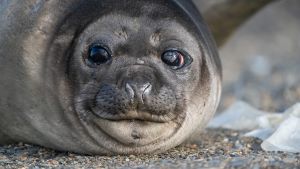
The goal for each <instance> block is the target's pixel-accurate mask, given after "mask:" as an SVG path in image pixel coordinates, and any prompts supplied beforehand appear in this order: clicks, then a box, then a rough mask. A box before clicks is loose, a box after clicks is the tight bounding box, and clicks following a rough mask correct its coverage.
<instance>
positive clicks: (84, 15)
mask: <svg viewBox="0 0 300 169" xmlns="http://www.w3.org/2000/svg"><path fill="white" fill-rule="evenodd" d="M176 3H178V2H177V1H174V2H171V1H166V0H158V1H155V2H153V1H147V0H142V1H134V0H124V1H123V0H122V1H120V0H118V1H117V0H116V2H113V1H111V0H110V1H109V0H102V1H93V0H91V1H84V0H53V1H46V0H28V1H17V0H12V1H9V2H7V3H4V4H3V6H2V7H1V9H3V10H1V11H0V22H1V23H3V24H1V25H0V44H1V46H0V63H1V64H2V65H1V67H0V73H1V76H0V95H1V97H0V115H1V119H0V136H1V137H0V143H11V142H19V141H22V142H26V143H33V144H38V145H42V146H46V147H50V148H54V149H58V150H64V151H72V152H78V153H86V154H129V153H151V152H156V153H158V152H162V151H165V150H167V149H169V148H172V147H174V146H177V145H179V144H180V143H182V142H183V141H184V140H186V139H187V138H188V137H189V136H190V135H192V133H193V132H195V131H196V130H198V129H202V128H203V127H204V126H205V125H206V123H207V122H208V120H209V119H210V118H211V117H212V115H213V114H214V112H215V110H216V107H217V105H218V102H219V97H220V85H221V74H220V70H221V68H220V63H219V58H218V56H217V53H216V51H215V46H214V45H213V44H214V43H213V42H212V40H211V39H210V36H209V32H207V30H206V27H203V28H201V33H200V34H199V30H197V27H198V29H199V25H198V26H193V23H192V20H190V19H187V17H188V15H186V14H185V13H184V12H180V9H179V7H178V6H177V5H176ZM184 3H186V2H184ZM129 9H130V10H129ZM202 24H203V23H202ZM203 35H205V37H203ZM207 35H208V36H207ZM94 42H97V43H101V44H105V45H106V46H108V47H109V48H110V50H111V51H112V55H113V60H112V62H111V63H110V64H105V65H100V66H98V67H96V68H91V67H88V66H87V64H86V63H85V62H84V58H85V55H86V53H87V50H88V47H89V45H90V44H91V43H94ZM167 48H180V49H183V50H185V51H187V52H188V53H189V55H191V57H192V58H193V63H192V64H191V65H189V66H187V67H186V68H183V69H180V70H177V71H174V70H171V69H170V68H169V67H168V66H166V65H165V64H164V63H163V62H162V61H161V60H160V56H161V54H162V52H164V50H165V49H167ZM124 81H127V82H128V81H130V82H134V83H139V84H140V83H144V82H145V83H147V82H149V83H150V84H151V88H149V89H147V93H146V94H145V93H143V96H141V95H139V94H138V92H136V91H135V92H136V93H133V94H132V92H131V94H130V92H128V90H135V89H133V88H134V87H132V86H131V87H128V86H126V85H125V84H124ZM145 91H146V89H145ZM133 95H137V96H135V97H133Z"/></svg>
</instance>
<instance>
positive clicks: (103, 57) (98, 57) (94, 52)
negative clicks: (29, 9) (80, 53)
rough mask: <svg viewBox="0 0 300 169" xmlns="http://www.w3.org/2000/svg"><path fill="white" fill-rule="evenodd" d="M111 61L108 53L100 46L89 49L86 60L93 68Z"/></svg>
mask: <svg viewBox="0 0 300 169" xmlns="http://www.w3.org/2000/svg"><path fill="white" fill-rule="evenodd" d="M110 59H111V54H110V52H109V51H108V50H107V49H106V48H105V47H102V46H101V45H93V46H91V47H90V49H89V53H88V57H87V60H88V62H89V64H91V65H93V66H95V65H100V64H103V63H106V62H108V61H109V60H110Z"/></svg>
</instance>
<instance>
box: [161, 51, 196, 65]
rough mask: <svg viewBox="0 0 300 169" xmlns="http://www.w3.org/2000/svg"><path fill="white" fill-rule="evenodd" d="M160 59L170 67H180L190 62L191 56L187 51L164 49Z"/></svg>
mask: <svg viewBox="0 0 300 169" xmlns="http://www.w3.org/2000/svg"><path fill="white" fill-rule="evenodd" d="M161 60H162V61H163V62H164V63H165V64H167V65H168V66H170V67H171V68H172V69H180V68H183V67H184V66H187V65H189V64H190V63H192V58H191V57H190V56H189V55H188V54H187V53H185V52H181V51H178V50H175V49H171V50H167V51H165V52H164V53H163V54H162V56H161Z"/></svg>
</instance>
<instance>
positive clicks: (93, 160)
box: [0, 129, 300, 169]
mask: <svg viewBox="0 0 300 169" xmlns="http://www.w3.org/2000/svg"><path fill="white" fill-rule="evenodd" d="M200 138H201V141H199V142H197V144H186V145H182V146H179V147H176V148H174V149H171V150H169V151H168V152H166V153H163V154H158V155H138V156H135V155H130V156H83V155H77V154H73V153H66V152H57V151H53V150H50V149H45V148H41V147H38V146H33V145H27V144H21V143H20V144H19V145H11V146H4V147H0V166H2V167H0V168H1V169H2V168H24V169H25V168H32V169H38V168H140V169H142V168H200V167H201V168H255V169H256V168H299V167H300V154H299V153H298V154H292V153H283V152H264V151H263V150H262V149H261V148H260V143H261V140H259V139H254V138H247V137H243V132H237V131H232V130H224V129H208V130H206V131H205V132H204V133H202V134H201V137H200Z"/></svg>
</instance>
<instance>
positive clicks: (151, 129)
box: [69, 14, 201, 146]
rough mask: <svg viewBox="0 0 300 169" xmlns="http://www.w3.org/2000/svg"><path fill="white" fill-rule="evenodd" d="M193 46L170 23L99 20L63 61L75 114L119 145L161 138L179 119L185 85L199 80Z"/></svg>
mask: <svg viewBox="0 0 300 169" xmlns="http://www.w3.org/2000/svg"><path fill="white" fill-rule="evenodd" d="M145 23H149V24H145ZM103 25H108V26H107V27H106V26H105V27H103ZM196 44H197V42H196V40H195V39H194V38H193V36H192V35H191V34H190V33H188V32H187V30H186V29H185V28H184V27H183V26H181V25H180V24H178V23H177V22H174V21H170V20H166V19H161V20H159V21H155V20H152V19H151V18H149V17H148V16H140V17H128V16H120V15H117V14H110V15H106V16H105V17H102V18H99V20H97V21H96V22H94V23H93V24H91V25H89V27H88V28H86V29H85V30H84V31H83V33H82V34H81V36H80V37H79V39H78V42H77V43H76V46H75V51H74V54H73V55H72V58H71V59H70V63H69V64H70V72H72V78H73V79H74V84H72V85H73V86H76V89H75V93H76V96H75V98H76V99H75V107H76V111H77V112H78V114H79V116H80V117H81V119H82V120H85V121H86V122H87V123H93V124H95V125H96V126H98V127H99V128H100V129H101V130H102V131H103V132H105V133H106V134H108V135H109V136H110V137H112V138H113V139H117V140H118V141H119V142H121V143H123V144H125V145H135V146H143V145H146V144H150V143H153V142H155V141H159V140H164V139H167V138H168V137H170V136H172V135H173V134H174V133H175V132H176V130H177V128H178V127H180V125H181V123H182V122H183V120H184V119H185V116H186V115H185V111H186V106H187V102H188V101H187V100H189V99H191V98H190V97H189V96H188V91H187V88H186V87H189V89H192V90H193V89H195V88H196V85H197V83H195V82H196V81H197V80H199V72H200V70H199V64H200V61H201V51H200V50H199V47H197V45H196ZM191 55H192V56H194V57H197V59H193V58H192V56H191ZM192 60H195V61H194V62H193V63H192ZM195 72H197V73H195Z"/></svg>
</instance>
